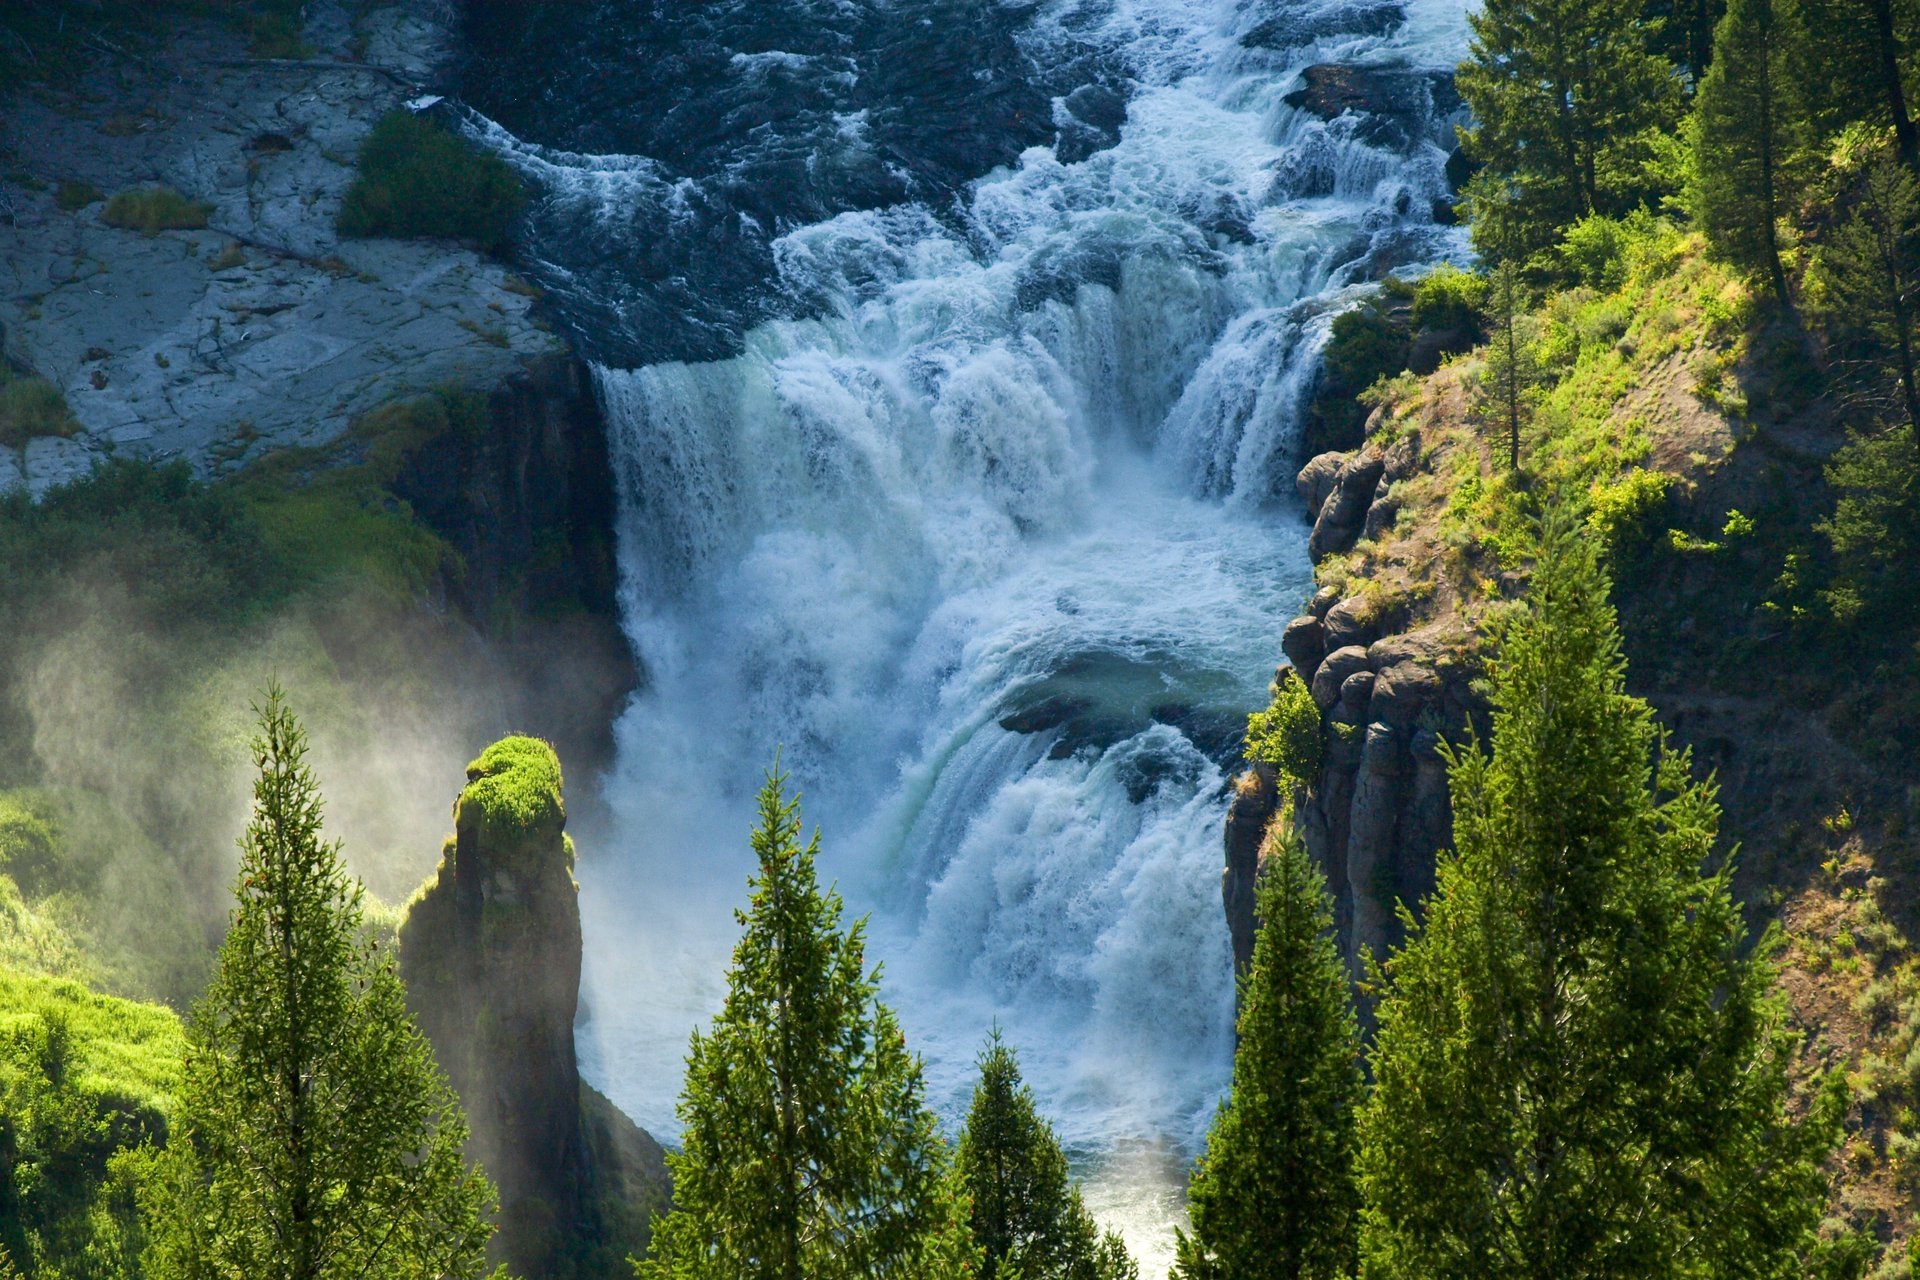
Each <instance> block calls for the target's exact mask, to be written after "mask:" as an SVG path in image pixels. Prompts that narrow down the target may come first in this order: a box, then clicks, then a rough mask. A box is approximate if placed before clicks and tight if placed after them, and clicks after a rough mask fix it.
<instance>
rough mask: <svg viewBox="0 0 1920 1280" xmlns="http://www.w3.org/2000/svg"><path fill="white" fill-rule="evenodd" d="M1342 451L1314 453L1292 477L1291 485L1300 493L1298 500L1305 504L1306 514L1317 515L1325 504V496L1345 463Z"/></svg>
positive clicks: (1345, 459) (1331, 488)
mask: <svg viewBox="0 0 1920 1280" xmlns="http://www.w3.org/2000/svg"><path fill="white" fill-rule="evenodd" d="M1346 462H1347V455H1346V454H1344V453H1337V452H1335V453H1322V454H1318V455H1316V456H1315V457H1314V458H1313V459H1312V460H1311V461H1309V462H1308V463H1307V465H1306V466H1304V467H1302V468H1300V474H1299V475H1297V476H1295V477H1294V480H1293V487H1294V488H1295V489H1296V490H1297V491H1298V492H1299V494H1300V501H1302V502H1304V503H1306V504H1307V515H1308V516H1309V517H1318V516H1319V514H1320V508H1321V507H1323V506H1325V505H1326V502H1327V496H1328V495H1329V494H1331V493H1332V492H1333V486H1334V482H1335V481H1337V480H1338V479H1339V477H1340V469H1341V468H1342V467H1343V466H1345V465H1346Z"/></svg>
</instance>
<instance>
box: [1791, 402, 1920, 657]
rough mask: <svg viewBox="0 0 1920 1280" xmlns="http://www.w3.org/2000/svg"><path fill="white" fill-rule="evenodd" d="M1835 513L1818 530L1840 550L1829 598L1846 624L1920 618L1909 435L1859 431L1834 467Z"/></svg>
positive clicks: (1917, 508) (1918, 498) (1919, 507)
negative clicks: (1915, 582)
mask: <svg viewBox="0 0 1920 1280" xmlns="http://www.w3.org/2000/svg"><path fill="white" fill-rule="evenodd" d="M1827 483H1828V485H1829V486H1830V487H1831V488H1832V490H1833V494H1834V508H1833V514H1832V515H1830V516H1828V517H1827V518H1826V519H1825V520H1822V521H1821V522H1820V523H1819V525H1818V526H1817V527H1818V529H1819V531H1820V532H1821V533H1823V534H1824V535H1826V538H1827V541H1828V542H1829V543H1830V544H1831V545H1832V547H1833V558H1834V580H1833V585H1832V586H1831V587H1830V588H1829V589H1828V590H1827V592H1826V593H1825V594H1826V598H1827V603H1828V606H1829V608H1830V609H1831V610H1832V612H1833V614H1834V616H1835V617H1836V618H1838V619H1839V620H1840V621H1842V622H1849V623H1851V622H1860V623H1864V624H1866V625H1869V626H1872V625H1876V624H1881V623H1886V622H1908V621H1911V620H1912V619H1913V618H1914V617H1915V616H1916V614H1917V613H1920V602H1916V600H1915V598H1914V591H1913V565H1914V562H1915V558H1916V556H1920V487H1917V486H1920V466H1917V465H1916V463H1915V458H1914V447H1913V439H1912V437H1911V436H1910V435H1909V434H1908V432H1907V431H1905V430H1896V431H1882V432H1878V433H1876V434H1866V433H1859V434H1855V435H1854V436H1853V437H1852V438H1851V439H1849V440H1848V442H1847V443H1846V444H1845V445H1843V446H1842V447H1841V448H1840V449H1839V451H1837V452H1836V453H1835V454H1834V455H1833V461H1832V462H1831V463H1829V464H1828V466H1827Z"/></svg>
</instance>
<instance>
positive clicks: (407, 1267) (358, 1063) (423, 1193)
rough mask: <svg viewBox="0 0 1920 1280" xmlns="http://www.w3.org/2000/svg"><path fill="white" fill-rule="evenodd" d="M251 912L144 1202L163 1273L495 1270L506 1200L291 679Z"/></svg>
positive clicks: (279, 717) (326, 1278)
mask: <svg viewBox="0 0 1920 1280" xmlns="http://www.w3.org/2000/svg"><path fill="white" fill-rule="evenodd" d="M259 716H260V732H259V735H258V736H257V737H256V738H255V739H254V742H253V758H254V764H255V766H256V767H257V768H258V770H259V776H258V778H257V779H256V780H255V782H254V788H253V816H252V818H251V820H250V821H249V822H248V824H247V828H246V833H245V835H244V836H242V838H241V841H240V874H239V881H238V885H237V887H236V890H235V893H236V896H237V897H238V899H239V905H238V907H237V908H236V910H235V911H234V915H233V923H232V927H231V928H230V929H229V930H228V932H227V938H226V941H225V942H224V943H223V944H222V946H221V948H220V956H219V961H218V966H217V969H216V972H215V974H214V978H213V982H212V984H211V985H210V987H209V988H208V990H207V994H206V996H205V998H204V999H202V1000H201V1002H200V1003H199V1004H198V1005H197V1006H196V1007H195V1009H194V1011H193V1016H192V1018H191V1019H190V1020H189V1023H188V1027H187V1048H186V1055H185V1070H184V1077H183V1084H182V1087H181V1093H180V1097H179V1099H178V1103H177V1110H176V1114H175V1117H174V1123H173V1136H172V1139H171V1141H170V1142H169V1144H168V1146H167V1147H166V1149H165V1151H164V1152H163V1153H161V1155H160V1156H159V1157H158V1158H157V1161H156V1168H155V1170H154V1175H153V1178H152V1180H151V1181H150V1183H149V1184H148V1186H147V1188H146V1190H145V1192H144V1202H143V1205H142V1207H143V1210H145V1213H146V1217H147V1219H148V1222H149V1229H150V1232H151V1242H150V1246H149V1252H148V1258H147V1271H148V1275H149V1276H151V1277H154V1278H155V1280H168V1278H169V1277H186V1278H191V1280H335V1278H336V1277H337V1278H338V1280H348V1278H349V1277H363V1276H382V1277H393V1278H395V1280H457V1278H460V1277H471V1276H478V1275H482V1274H484V1273H485V1271H486V1265H485V1251H486V1244H487V1238H488V1237H489V1236H490V1235H491V1234H492V1231H493V1227H492V1225H491V1222H490V1221H489V1219H490V1216H491V1214H492V1211H493V1207H494V1206H493V1189H492V1187H491V1186H490V1185H489V1184H488V1183H487V1180H486V1179H485V1178H484V1177H483V1176H482V1175H481V1174H480V1173H479V1172H478V1171H476V1170H474V1169H472V1168H470V1167H469V1166H468V1165H467V1163H466V1160H465V1158H464V1156H463V1155H462V1154H461V1148H462V1145H463V1144H464V1143H465V1141H466V1137H467V1127H466V1121H465V1119H464V1118H463V1117H462V1115H461V1112H460V1108H459V1104H458V1102H457V1101H456V1100H455V1098H454V1096H453V1093H452V1091H451V1090H450V1089H449V1088H448V1087H447V1084H446V1079H445V1077H444V1076H442V1075H441V1074H440V1072H439V1069H438V1068H437V1067H436V1066H435V1065H434V1062H433V1055H432V1051H431V1049H430V1048H429V1046H428V1045H427V1042H426V1040H425V1038H424V1037H423V1036H421V1034H420V1033H419V1031H418V1030H417V1029H416V1028H415V1027H414V1024H413V1021H412V1019H411V1018H410V1017H409V1016H408V1014H407V1010H406V1003H405V1000H404V998H403V992H402V990H401V985H400V978H399V975H398V974H397V972H396V971H395V968H394V962H393V958H392V956H391V954H381V953H380V951H379V950H378V949H377V944H374V943H370V942H366V941H363V939H362V934H361V922H362V916H363V908H362V899H363V894H364V890H363V889H362V888H361V886H360V884H359V883H358V882H357V881H354V880H351V879H350V878H349V877H348V875H347V872H346V869H345V867H344V866H343V865H342V864H341V861H340V850H339V846H338V845H337V844H329V843H326V842H324V841H323V840H322V839H321V837H320V827H321V798H320V793H319V788H318V784H317V783H316V781H315V779H314V776H313V772H312V770H311V769H309V768H308V767H307V764H306V751H307V746H306V735H305V733H304V732H303V731H302V729H301V728H300V725H299V722H298V721H297V720H296V719H295V718H294V716H293V713H292V712H291V711H289V710H288V708H287V705H286V700H285V698H284V696H283V695H282V694H281V692H280V690H279V689H278V688H277V687H276V688H274V689H271V690H270V691H269V692H268V695H267V701H266V705H265V706H264V707H262V708H260V709H259Z"/></svg>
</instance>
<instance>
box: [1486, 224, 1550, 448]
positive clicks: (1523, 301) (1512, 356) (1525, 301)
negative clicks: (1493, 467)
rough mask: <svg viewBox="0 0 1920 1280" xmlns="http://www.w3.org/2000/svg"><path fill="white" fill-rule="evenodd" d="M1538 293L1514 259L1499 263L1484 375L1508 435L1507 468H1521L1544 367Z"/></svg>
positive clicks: (1490, 403)
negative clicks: (1536, 316) (1523, 433)
mask: <svg viewBox="0 0 1920 1280" xmlns="http://www.w3.org/2000/svg"><path fill="white" fill-rule="evenodd" d="M1532 302H1533V300H1532V298H1531V297H1530V296H1529V295H1528V293H1527V287H1526V284H1525V283H1524V282H1523V281H1522V280H1521V278H1520V269H1519V267H1517V266H1516V265H1514V264H1513V263H1512V262H1502V263H1500V264H1498V265H1497V266H1495V267H1494V269H1493V275H1492V278H1491V280H1490V281H1489V282H1488V287H1487V310H1486V325H1487V362H1486V367H1485V369H1484V371H1483V373H1482V375H1481V392H1482V398H1483V403H1484V405H1485V407H1486V408H1487V409H1488V410H1490V411H1491V412H1492V414H1493V415H1494V416H1495V417H1497V418H1498V419H1499V421H1500V424H1501V426H1502V428H1503V429H1504V433H1505V435H1506V437H1507V470H1509V471H1518V470H1519V469H1520V429H1521V428H1522V427H1523V426H1525V425H1526V422H1527V420H1528V418H1529V417H1531V415H1532V410H1533V396H1534V391H1535V389H1536V388H1537V387H1538V386H1539V385H1540V381H1541V374H1542V370H1541V368H1540V360H1539V357H1538V355H1537V354H1536V350H1535V341H1536V337H1537V335H1536V333H1535V325H1534V321H1533V317H1532V315H1531V314H1530V313H1529V309H1530V308H1531V306H1532Z"/></svg>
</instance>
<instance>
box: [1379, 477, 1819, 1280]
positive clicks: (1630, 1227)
mask: <svg viewBox="0 0 1920 1280" xmlns="http://www.w3.org/2000/svg"><path fill="white" fill-rule="evenodd" d="M1607 594H1608V582H1607V579H1606V576H1605V574H1604V573H1603V571H1602V570H1601V569H1600V567H1599V566H1598V564H1597V562H1596V552H1595V550H1594V547H1593V539H1591V538H1589V537H1586V536H1585V535H1584V528H1583V525H1582V523H1581V522H1579V521H1578V520H1576V519H1573V518H1572V517H1571V516H1570V515H1569V514H1568V513H1566V512H1564V511H1557V512H1555V513H1553V514H1552V515H1550V516H1549V517H1548V519H1547V521H1546V524H1545V527H1544V531H1543V533H1542V536H1541V540H1540V544H1539V546H1538V549H1537V561H1536V566H1535V570H1534V575H1533V583H1532V587H1531V590H1530V593H1529V600H1528V607H1527V609H1526V611H1525V612H1524V614H1522V615H1521V616H1520V617H1519V618H1518V619H1517V620H1516V621H1514V622H1513V623H1512V624H1511V626H1510V627H1509V629H1508V631H1507V633H1506V635H1505V636H1504V638H1503V639H1502V642H1501V645H1500V649H1499V655H1498V660H1497V662H1495V664H1494V665H1493V669H1492V679H1493V708H1494V710H1493V750H1492V754H1491V755H1490V756H1489V755H1487V754H1483V753H1482V751H1481V750H1480V748H1479V747H1478V746H1477V745H1473V746H1468V747H1466V748H1464V749H1462V750H1459V751H1457V752H1451V753H1450V767H1451V788H1452V796H1453V805H1454V845H1455V849H1454V851H1453V852H1451V853H1448V854H1445V855H1443V857H1442V859H1441V862H1440V865H1439V868H1438V878H1437V884H1436V888H1435V890H1434V893H1433V896H1432V897H1431V898H1430V899H1429V901H1428V905H1427V911H1426V918H1425V921H1424V922H1423V923H1420V924H1418V925H1416V924H1415V923H1414V922H1413V920H1412V919H1411V918H1408V920H1407V924H1408V928H1409V932H1410V936H1409V939H1408V942H1407V943H1406V945H1405V946H1404V947H1403V948H1402V949H1401V950H1399V951H1398V952H1397V953H1395V954H1394V956H1393V957H1392V958H1391V959H1390V960H1389V961H1388V962H1387V964H1386V966H1385V971H1384V975H1383V977H1382V981H1383V983H1384V994H1383V998H1382V1000H1381V1002H1380V1005H1379V1008H1378V1014H1379V1029H1378V1033H1377V1038H1376V1041H1375V1044H1374V1049H1373V1054H1372V1058H1371V1062H1372V1066H1373V1071H1374V1078H1375V1085H1374V1089H1373V1091H1372V1093H1371V1095H1370V1096H1369V1098H1368V1100H1367V1102H1366V1104H1365V1106H1364V1107H1363V1108H1362V1111H1361V1121H1360V1134H1361V1156H1360V1170H1361V1187H1362V1192H1363V1195H1364V1198H1365V1200H1366V1204H1367V1208H1366V1211H1365V1217H1364V1222H1363V1227H1362V1253H1363V1256H1364V1260H1365V1265H1366V1273H1367V1274H1368V1275H1369V1276H1375V1277H1423V1278H1432V1280H1454V1278H1459V1280H1466V1278H1469V1277H1471V1278H1472V1280H1505V1278H1507V1277H1512V1278H1514V1280H1519V1278H1520V1277H1527V1278H1528V1280H1536V1278H1540V1277H1548V1278H1553V1280H1569V1278H1572V1277H1581V1278H1583V1280H1584V1278H1598V1277H1620V1278H1622V1280H1625V1278H1626V1277H1634V1278H1636V1280H1647V1278H1649V1277H1681V1276H1685V1277H1689V1278H1690V1280H1692V1278H1704V1277H1736V1276H1739V1277H1782V1278H1784V1277H1787V1276H1790V1275H1791V1276H1797V1275H1799V1274H1801V1273H1800V1270H1799V1269H1798V1261H1797V1260H1798V1258H1799V1257H1800V1255H1801V1254H1802V1252H1803V1251H1804V1250H1806V1249H1809V1248H1810V1247H1811V1246H1812V1243H1813V1238H1814V1229H1815V1228H1816V1226H1817V1224H1818V1222H1819V1220H1820V1216H1821V1210H1822V1208H1823V1206H1824V1204H1825V1202H1826V1196H1827V1180H1826V1178H1825V1176H1824V1174H1823V1172H1822V1165H1823V1162H1824V1160H1825V1159H1826V1157H1827V1155H1828V1154H1829V1152H1830V1151H1831V1150H1832V1149H1833V1146H1834V1144H1835V1142H1836V1141H1837V1138H1838V1126H1839V1117H1840V1115H1841V1113H1842V1112H1843V1111H1844V1105H1845V1104H1844V1096H1843V1094H1842V1092H1841V1091H1840V1087H1839V1083H1838V1081H1837V1080H1829V1082H1828V1084H1827V1085H1826V1086H1825V1087H1824V1088H1822V1089H1821V1090H1820V1091H1819V1092H1818V1094H1817V1097H1816V1099H1815V1102H1814V1105H1813V1107H1812V1108H1811V1110H1810V1112H1809V1113H1808V1114H1807V1115H1806V1116H1805V1117H1804V1118H1802V1119H1800V1120H1798V1121H1796V1120H1795V1119H1794V1118H1793V1117H1792V1114H1791V1109H1790V1107H1789V1098H1788V1095H1789V1075H1790V1071H1789V1068H1790V1065H1791V1062H1792V1059H1793V1058H1794V1056H1795V1047H1796V1044H1797V1039H1796V1037H1794V1036H1793V1035H1792V1034H1791V1033H1789V1032H1788V1031H1786V1030H1785V1029H1784V1027H1783V1016H1784V1015H1783V1012H1782V1010H1781V1007H1780V1005H1779V1003H1778V996H1777V994H1776V993H1775V992H1774V991H1773V976H1774V975H1773V970H1772V968H1771V966H1770V964H1769V963H1768V962H1767V961H1766V959H1765V958H1764V955H1765V953H1766V951H1767V949H1768V948H1767V947H1766V946H1765V945H1763V946H1762V947H1761V948H1760V949H1759V950H1758V951H1757V952H1755V953H1754V954H1752V955H1749V954H1747V952H1746V949H1745V947H1744V942H1745V929H1744V926H1743V924H1742V920H1741V914H1740V909H1739V907H1738V906H1737V905H1736V904H1735V902H1734V901H1733V897H1732V893H1731V889H1730V882H1729V881H1730V874H1731V872H1730V869H1729V868H1728V867H1727V866H1725V865H1722V866H1721V867H1720V869H1719V870H1717V871H1711V872H1709V871H1705V870H1703V868H1704V867H1705V864H1706V862H1707V860H1708V858H1709V857H1710V855H1711V853H1712V849H1713V845H1714V841H1715V838H1716V833H1717V827H1718V822H1719V807H1718V804H1717V802H1716V800H1715V798H1714V791H1713V787H1712V785H1711V784H1710V783H1701V782H1698V781H1695V780H1694V779H1693V778H1692V776H1691V774H1690V770H1689V760H1688V757H1687V755H1686V754H1685V753H1684V752H1680V753H1675V752H1672V751H1670V750H1668V749H1667V748H1666V746H1665V744H1664V741H1663V739H1662V735H1661V733H1660V731H1659V729H1658V727H1657V726H1656V725H1655V723H1654V720H1653V717H1652V714H1651V712H1650V710H1649V708H1648V707H1647V705H1646V704H1645V703H1644V702H1642V701H1641V700H1640V699H1638V698H1634V697H1631V696H1629V695H1628V694H1627V693H1626V691H1625V688H1624V677H1625V663H1624V659H1623V657H1622V655H1621V648H1620V635H1619V630H1618V627H1617V625H1616V622H1615V618H1614V615H1613V610H1612V607H1611V606H1610V605H1609V603H1608V600H1607Z"/></svg>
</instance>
